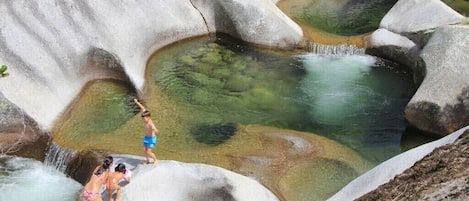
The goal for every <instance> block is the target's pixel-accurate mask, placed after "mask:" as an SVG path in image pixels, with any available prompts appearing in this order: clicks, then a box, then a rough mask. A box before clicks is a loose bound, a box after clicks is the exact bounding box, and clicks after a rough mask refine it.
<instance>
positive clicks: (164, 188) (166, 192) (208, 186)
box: [117, 158, 278, 201]
mask: <svg viewBox="0 0 469 201" xmlns="http://www.w3.org/2000/svg"><path fill="white" fill-rule="evenodd" d="M117 161H119V160H117ZM120 161H124V162H125V161H127V159H125V158H124V159H121V160H120ZM123 200H124V201H145V200H160V201H186V200H220V201H238V200H239V201H250V200H252V201H277V200H278V198H277V197H276V196H275V195H274V194H273V193H272V192H270V191H269V190H268V189H267V188H265V187H264V186H263V185H261V184H260V183H258V182H257V181H256V180H254V179H251V178H248V177H245V176H242V175H240V174H236V173H234V172H231V171H228V170H226V169H223V168H219V167H215V166H210V165H204V164H190V163H182V162H176V161H160V162H159V164H158V166H154V165H153V164H148V165H138V166H137V167H136V168H135V169H134V170H133V171H132V178H131V182H130V183H129V184H128V185H126V186H125V187H124V190H123Z"/></svg>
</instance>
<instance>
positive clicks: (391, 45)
mask: <svg viewBox="0 0 469 201" xmlns="http://www.w3.org/2000/svg"><path fill="white" fill-rule="evenodd" d="M364 41H365V48H366V53H367V54H370V55H375V56H378V57H380V58H385V59H389V60H395V61H397V62H399V63H400V64H402V65H404V66H407V67H408V68H412V67H413V66H415V63H416V62H417V60H418V54H419V52H420V48H419V47H418V46H417V45H416V44H415V43H414V42H412V41H411V40H410V39H408V38H406V37H404V36H401V35H399V34H395V33H392V32H390V31H388V30H386V29H383V28H381V29H378V30H376V31H374V32H373V33H372V34H371V35H368V36H366V37H365V39H364Z"/></svg>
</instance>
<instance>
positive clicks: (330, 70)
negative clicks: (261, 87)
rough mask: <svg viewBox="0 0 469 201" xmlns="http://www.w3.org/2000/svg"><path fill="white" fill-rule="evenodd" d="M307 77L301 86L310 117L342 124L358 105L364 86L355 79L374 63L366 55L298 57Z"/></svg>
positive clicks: (373, 60) (363, 92)
mask: <svg viewBox="0 0 469 201" xmlns="http://www.w3.org/2000/svg"><path fill="white" fill-rule="evenodd" d="M301 58H302V61H303V62H304V66H305V67H306V71H307V73H308V74H307V76H306V78H305V79H304V80H303V81H302V86H301V89H302V90H303V91H304V92H305V93H306V94H307V95H308V96H309V98H310V100H309V101H310V102H311V106H312V108H313V109H312V110H310V112H311V114H310V115H311V116H312V117H314V119H318V120H319V121H321V122H322V123H326V124H341V123H342V122H343V121H344V120H345V118H346V117H348V116H349V115H353V114H354V113H355V112H356V111H355V109H359V108H361V106H360V104H359V102H363V100H362V98H363V96H361V95H363V94H366V93H368V91H367V89H366V88H363V87H357V82H358V81H360V79H361V78H362V77H363V76H364V75H366V74H367V73H368V72H369V71H370V69H371V66H372V65H373V64H374V63H375V59H374V57H371V56H366V55H318V54H306V55H302V56H301Z"/></svg>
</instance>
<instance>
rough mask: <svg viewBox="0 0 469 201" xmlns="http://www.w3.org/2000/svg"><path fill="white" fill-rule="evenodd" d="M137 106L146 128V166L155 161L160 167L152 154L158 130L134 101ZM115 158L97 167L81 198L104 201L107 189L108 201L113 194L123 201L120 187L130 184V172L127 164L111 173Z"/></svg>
mask: <svg viewBox="0 0 469 201" xmlns="http://www.w3.org/2000/svg"><path fill="white" fill-rule="evenodd" d="M134 102H135V104H137V105H138V106H139V108H140V110H141V112H142V114H141V117H142V119H143V122H144V126H145V135H144V137H143V147H144V150H143V151H144V154H145V161H144V164H150V159H152V160H153V164H154V165H158V159H157V158H156V155H155V154H154V153H153V152H152V149H153V148H155V146H156V143H157V141H158V136H157V134H158V129H157V128H156V126H155V124H154V123H153V121H152V119H151V113H150V112H149V111H148V110H146V109H145V107H144V106H143V105H142V104H141V103H140V102H139V101H138V100H137V99H134ZM113 160H114V159H113V157H112V156H107V157H105V158H104V160H103V163H102V164H101V165H100V166H97V167H96V168H95V169H94V170H93V173H92V175H91V177H90V179H89V180H88V182H87V183H86V185H85V186H84V187H83V191H82V193H81V195H80V197H81V198H83V200H85V201H102V200H103V199H102V198H101V189H102V188H103V187H105V188H106V191H107V195H108V201H112V200H113V197H112V196H113V194H114V193H115V195H116V199H115V200H116V201H120V200H121V191H122V187H121V186H120V185H119V182H120V181H121V180H125V181H126V182H130V174H128V173H129V172H130V171H128V170H126V169H125V164H123V163H119V164H118V165H117V166H116V167H115V169H114V172H111V171H110V169H111V167H112V164H113Z"/></svg>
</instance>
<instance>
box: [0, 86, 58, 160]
mask: <svg viewBox="0 0 469 201" xmlns="http://www.w3.org/2000/svg"><path fill="white" fill-rule="evenodd" d="M49 142H50V136H49V135H47V133H45V132H42V131H41V130H40V128H39V127H38V125H37V123H36V122H35V121H34V120H33V119H32V118H31V117H30V116H29V115H28V114H26V113H25V112H24V111H23V110H21V109H20V108H18V107H16V106H15V105H14V104H12V103H11V102H10V101H8V100H7V99H5V97H4V96H3V94H2V93H1V92H0V154H15V155H19V156H28V157H31V158H35V159H38V160H43V159H44V158H45V150H46V149H47V147H48V144H49Z"/></svg>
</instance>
